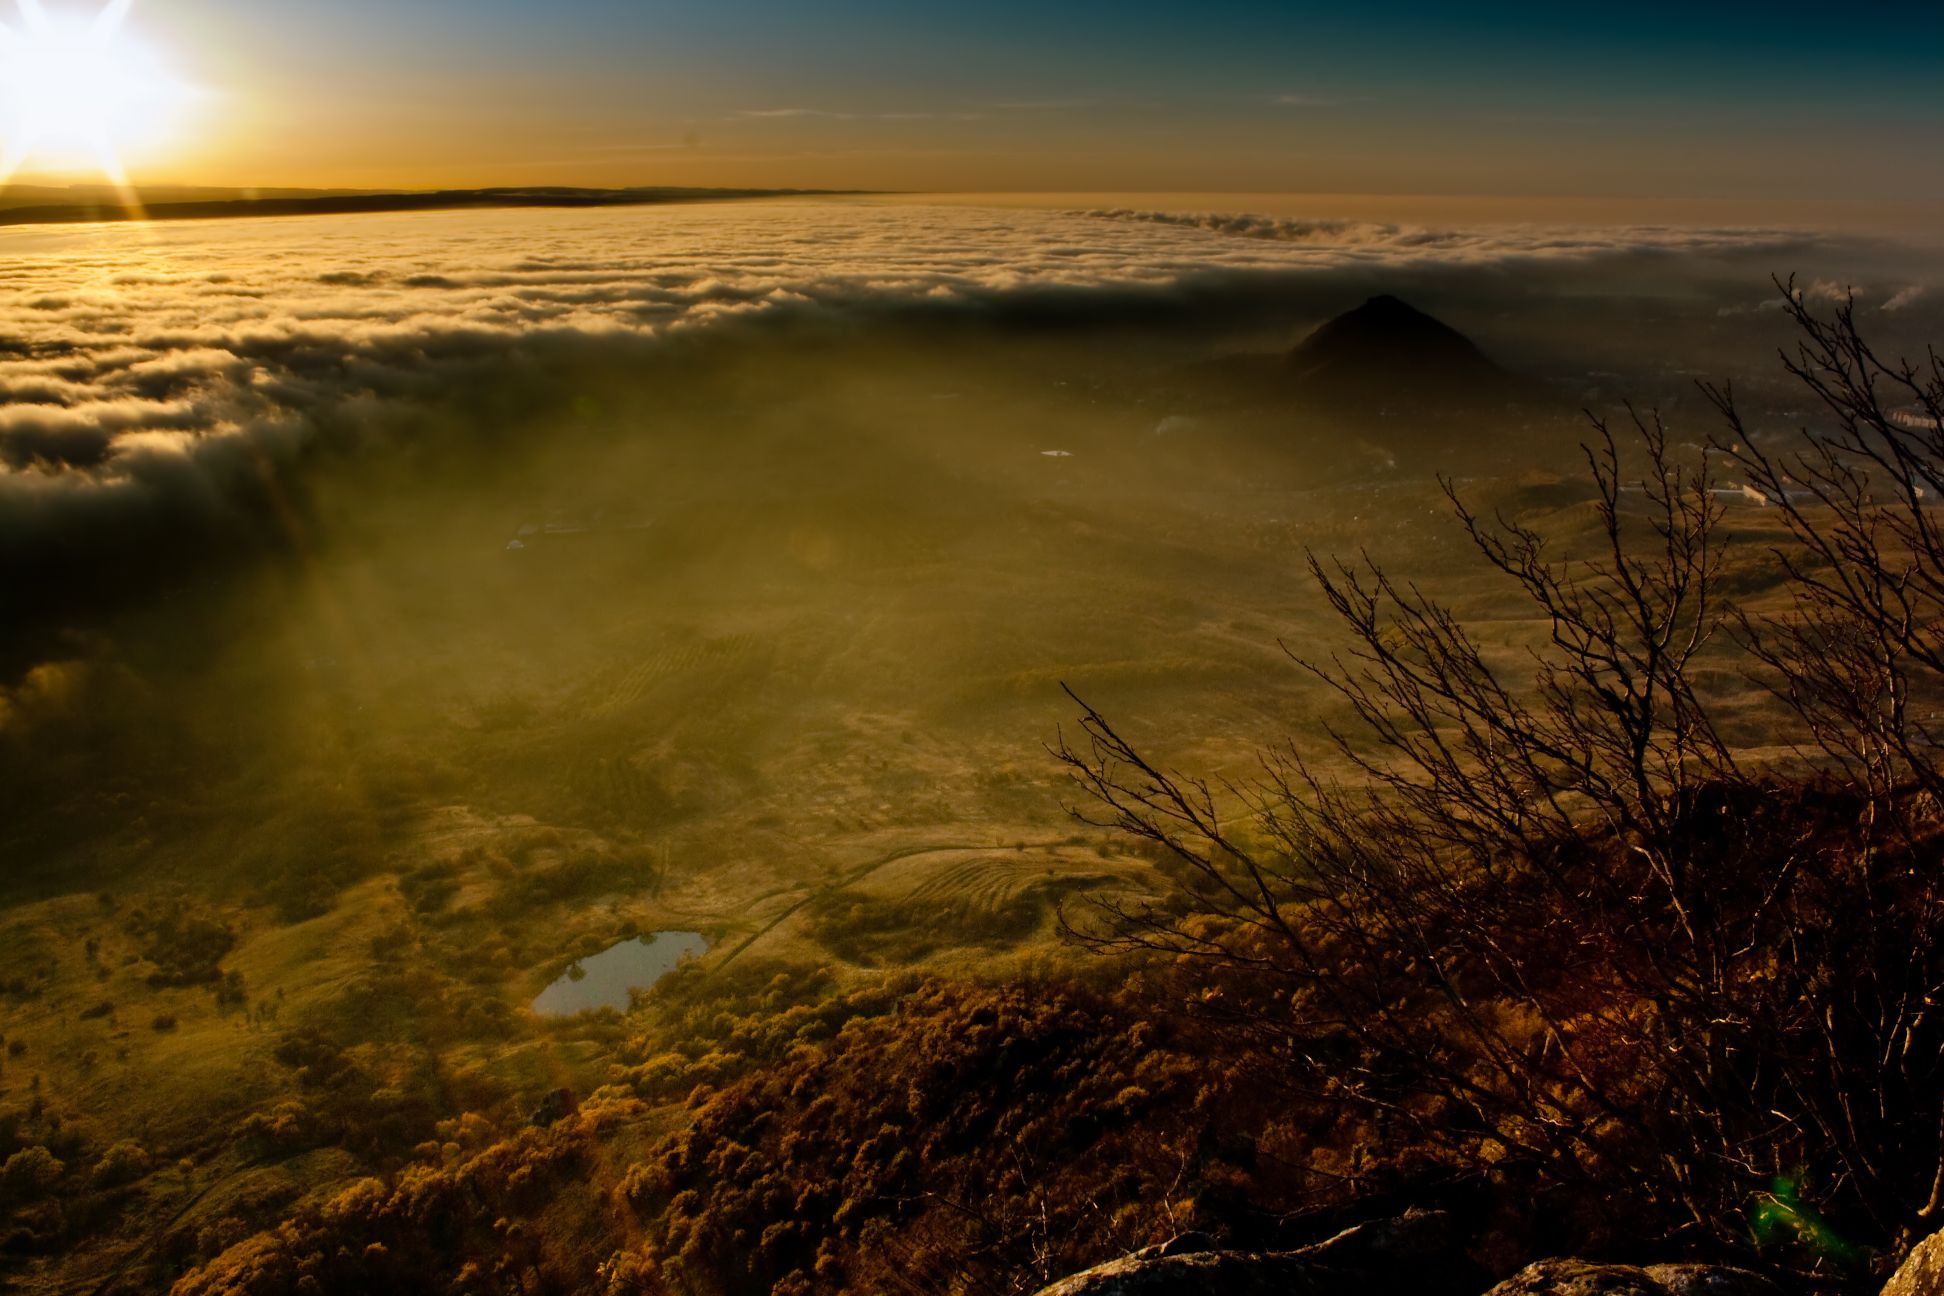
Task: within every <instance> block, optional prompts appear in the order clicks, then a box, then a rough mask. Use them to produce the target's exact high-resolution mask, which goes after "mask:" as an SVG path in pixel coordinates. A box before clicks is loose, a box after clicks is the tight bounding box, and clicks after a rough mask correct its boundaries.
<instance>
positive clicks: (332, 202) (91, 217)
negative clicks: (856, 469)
mask: <svg viewBox="0 0 1944 1296" xmlns="http://www.w3.org/2000/svg"><path fill="white" fill-rule="evenodd" d="M855 192H860V191H857V190H848V189H679V188H669V187H665V186H651V187H642V188H633V189H576V188H569V187H565V186H557V185H536V186H518V187H510V188H500V189H438V190H431V191H425V192H370V191H347V190H291V189H282V190H264V191H256V190H244V189H237V190H176V189H170V190H156V191H152V192H151V193H150V194H149V195H148V196H146V197H142V198H140V206H135V205H131V204H130V203H129V202H127V201H126V200H124V199H123V198H122V197H121V196H119V195H118V194H116V193H115V192H114V191H113V190H110V189H107V188H105V187H103V186H98V185H88V186H75V187H74V188H73V189H60V188H55V187H49V186H31V187H30V186H18V187H16V188H10V189H0V225H55V224H67V223H75V222H83V221H124V220H211V219H220V218H227V217H239V216H334V215H346V214H353V213H365V212H406V211H449V210H464V209H469V208H494V207H640V206H648V205H651V204H656V203H678V202H723V201H729V200H733V199H739V198H785V197H801V196H815V195H834V194H842V193H855Z"/></svg>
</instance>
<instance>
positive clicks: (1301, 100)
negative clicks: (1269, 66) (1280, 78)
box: [1269, 94, 1364, 108]
mask: <svg viewBox="0 0 1944 1296" xmlns="http://www.w3.org/2000/svg"><path fill="white" fill-rule="evenodd" d="M1269 102H1270V103H1271V104H1272V105H1274V106H1275V107H1277V108H1341V107H1343V106H1344V105H1345V104H1353V103H1362V102H1364V101H1363V100H1361V99H1352V98H1346V97H1345V96H1343V95H1320V94H1272V95H1270V96H1269Z"/></svg>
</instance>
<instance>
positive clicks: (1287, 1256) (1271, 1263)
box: [1038, 1211, 1944, 1296]
mask: <svg viewBox="0 0 1944 1296" xmlns="http://www.w3.org/2000/svg"><path fill="white" fill-rule="evenodd" d="M1914 1258H1915V1257H1914V1256H1913V1259H1914ZM1939 1259H1940V1260H1944V1249H1940V1251H1939ZM1933 1272H1935V1271H1933ZM1489 1283H1490V1280H1489V1279H1487V1278H1484V1277H1482V1276H1481V1275H1479V1274H1478V1273H1477V1271H1476V1270H1474V1269H1473V1268H1472V1267H1471V1265H1470V1263H1469V1262H1468V1261H1467V1260H1466V1259H1465V1256H1464V1252H1463V1246H1462V1240H1461V1239H1460V1238H1459V1237H1458V1234H1457V1230H1456V1228H1455V1227H1454V1225H1453V1223H1452V1220H1451V1217H1450V1216H1448V1215H1446V1214H1445V1213H1444V1212H1442V1211H1411V1212H1410V1213H1408V1214H1405V1215H1402V1216H1399V1217H1398V1218H1396V1219H1391V1220H1384V1221H1381V1222H1378V1223H1373V1224H1360V1225H1358V1226H1357V1227H1355V1228H1352V1229H1346V1230H1345V1231H1343V1232H1342V1233H1339V1234H1337V1235H1336V1236H1335V1237H1333V1238H1330V1239H1329V1240H1327V1241H1324V1242H1318V1243H1317V1244H1315V1245H1314V1246H1307V1247H1303V1248H1301V1249H1299V1250H1295V1251H1217V1250H1210V1249H1207V1247H1206V1243H1205V1241H1204V1240H1202V1239H1199V1238H1196V1237H1184V1238H1177V1239H1175V1240H1174V1241H1172V1242H1169V1243H1166V1244H1164V1245H1162V1246H1154V1247H1148V1248H1147V1249H1146V1250H1142V1251H1136V1252H1134V1253H1133V1254H1131V1255H1125V1256H1122V1257H1121V1258H1120V1259H1118V1260H1111V1261H1109V1262H1108V1263H1106V1264H1103V1265H1097V1266H1095V1267H1094V1268H1092V1269H1088V1270H1086V1271H1085V1272H1083V1273H1078V1274H1075V1275H1074V1276H1073V1277H1071V1278H1067V1279H1064V1280H1062V1281H1060V1282H1057V1283H1055V1284H1053V1285H1052V1286H1051V1287H1046V1288H1043V1289H1041V1291H1040V1292H1039V1293H1038V1296H1205V1294H1206V1293H1212V1292H1220V1293H1222V1294H1223V1296H1382V1294H1384V1293H1390V1292H1400V1293H1406V1292H1408V1293H1410V1296H1439V1293H1476V1292H1482V1291H1485V1289H1486V1287H1487V1286H1488V1285H1489ZM1486 1296H1784V1293H1783V1291H1782V1289H1781V1288H1780V1287H1778V1286H1776V1285H1775V1284H1774V1283H1773V1282H1771V1281H1770V1280H1769V1279H1767V1278H1765V1277H1763V1276H1762V1275H1761V1274H1758V1273H1753V1272H1750V1271H1749V1270H1746V1269H1735V1268H1730V1267H1728V1266H1726V1265H1701V1264H1666V1265H1650V1266H1647V1267H1646V1268H1640V1267H1637V1266H1634V1265H1613V1264H1595V1263H1593V1262H1591V1261H1587V1260H1569V1259H1558V1260H1541V1261H1539V1262H1538V1263H1537V1264H1533V1265H1528V1266H1527V1267H1526V1268H1524V1269H1522V1270H1520V1271H1519V1272H1518V1273H1516V1274H1514V1275H1513V1276H1512V1277H1510V1278H1508V1279H1506V1280H1505V1281H1504V1282H1502V1283H1500V1284H1498V1285H1497V1286H1496V1287H1492V1288H1491V1289H1490V1291H1489V1292H1487V1293H1486ZM1885 1296H1944V1288H1940V1287H1937V1286H1935V1285H1933V1286H1927V1287H1914V1288H1911V1289H1910V1290H1909V1291H1900V1292H1886V1293H1885Z"/></svg>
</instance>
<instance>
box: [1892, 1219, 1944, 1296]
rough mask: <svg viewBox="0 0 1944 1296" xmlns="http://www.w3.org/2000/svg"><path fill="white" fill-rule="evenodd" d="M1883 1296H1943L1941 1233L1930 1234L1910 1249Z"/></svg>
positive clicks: (1942, 1241)
mask: <svg viewBox="0 0 1944 1296" xmlns="http://www.w3.org/2000/svg"><path fill="white" fill-rule="evenodd" d="M1883 1296H1944V1233H1933V1234H1931V1235H1930V1236H1929V1237H1927V1238H1925V1239H1924V1240H1923V1241H1922V1242H1919V1243H1918V1244H1917V1245H1916V1246H1915V1247H1914V1248H1912V1250H1911V1252H1910V1254H1909V1255H1908V1256H1907V1257H1905V1259H1904V1262H1903V1266H1902V1267H1901V1268H1899V1269H1898V1270H1897V1272H1896V1273H1894V1274H1892V1275H1891V1276H1890V1281H1889V1282H1888V1283H1886V1284H1884V1287H1883Z"/></svg>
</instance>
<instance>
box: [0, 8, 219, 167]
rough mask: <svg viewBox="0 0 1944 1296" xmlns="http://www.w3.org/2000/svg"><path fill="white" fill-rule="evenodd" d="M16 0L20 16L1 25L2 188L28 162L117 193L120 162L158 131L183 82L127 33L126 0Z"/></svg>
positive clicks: (180, 93) (180, 98)
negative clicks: (57, 5)
mask: <svg viewBox="0 0 1944 1296" xmlns="http://www.w3.org/2000/svg"><path fill="white" fill-rule="evenodd" d="M15 3H16V5H17V6H18V10H19V19H18V21H17V22H15V23H13V24H6V23H0V184H5V183H6V182H7V181H8V179H10V178H11V177H12V176H13V175H14V173H15V172H16V171H18V170H19V169H20V168H21V167H22V166H24V165H26V164H27V163H29V162H32V163H34V164H35V165H36V166H46V167H50V168H60V169H87V170H94V171H99V172H100V173H101V174H102V175H104V176H106V177H107V178H108V179H109V180H110V181H111V182H113V183H114V184H115V185H116V186H118V187H121V188H124V189H125V188H126V187H127V176H126V174H125V172H124V170H123V163H124V159H125V158H126V157H127V156H128V154H129V152H130V151H131V150H133V149H139V148H144V147H148V146H151V145H153V144H154V143H156V142H158V136H160V135H162V134H165V133H166V128H167V126H168V124H169V120H170V119H171V118H172V117H173V116H174V115H175V112H176V110H177V109H178V108H179V107H180V105H181V102H182V101H183V99H184V98H185V97H186V95H187V88H186V87H185V86H183V85H182V84H181V83H180V82H178V81H176V80H175V79H174V78H173V77H171V76H170V75H169V74H168V71H167V69H165V68H164V67H163V66H162V64H161V62H160V61H159V60H158V59H157V58H156V56H155V54H154V53H153V52H152V51H151V50H149V49H148V48H147V47H146V46H144V45H142V44H141V43H140V42H138V41H137V40H135V39H134V38H133V37H132V36H130V35H129V34H128V32H127V30H126V19H127V17H128V11H129V7H130V5H131V3H132V0H107V3H106V5H105V7H103V8H102V9H101V10H100V11H98V12H96V13H92V14H75V13H72V12H63V13H56V12H52V11H50V10H49V9H47V8H45V7H44V6H43V5H42V4H41V0H15Z"/></svg>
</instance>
